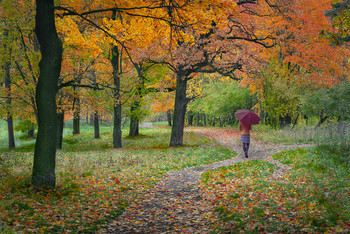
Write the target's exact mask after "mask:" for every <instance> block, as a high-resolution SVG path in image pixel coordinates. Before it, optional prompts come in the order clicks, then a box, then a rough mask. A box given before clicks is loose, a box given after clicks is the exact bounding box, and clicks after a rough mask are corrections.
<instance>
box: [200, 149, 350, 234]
mask: <svg viewBox="0 0 350 234" xmlns="http://www.w3.org/2000/svg"><path fill="white" fill-rule="evenodd" d="M274 159H276V160H279V161H281V162H282V163H284V164H288V165H290V166H292V169H291V170H290V171H289V173H287V174H285V175H284V176H283V177H282V179H281V180H280V181H270V180H269V178H270V175H271V174H272V173H273V171H274V170H275V168H274V166H273V165H272V164H270V163H268V162H265V161H248V162H242V163H238V164H236V165H234V166H231V167H226V168H220V169H218V170H214V171H209V172H207V173H205V174H204V175H203V178H202V182H203V186H204V188H205V190H206V196H207V197H208V199H210V200H211V201H212V202H213V204H215V210H216V213H215V217H213V220H215V219H218V220H219V222H217V223H213V224H212V225H213V226H214V227H215V228H216V230H217V231H218V232H231V233H237V232H242V231H243V232H248V233H256V232H264V231H266V232H283V233H300V232H302V233H303V232H311V233H314V232H333V233H335V232H346V231H349V230H350V222H349V220H350V158H349V154H348V151H335V150H334V149H333V148H332V147H330V146H325V145H324V146H319V147H315V148H309V149H297V150H293V151H289V152H284V153H279V154H277V155H275V156H274Z"/></svg>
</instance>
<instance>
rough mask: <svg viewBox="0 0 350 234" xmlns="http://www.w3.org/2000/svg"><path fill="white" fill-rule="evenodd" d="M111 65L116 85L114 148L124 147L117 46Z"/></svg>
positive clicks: (114, 47)
mask: <svg viewBox="0 0 350 234" xmlns="http://www.w3.org/2000/svg"><path fill="white" fill-rule="evenodd" d="M111 52H112V58H111V63H112V67H113V83H114V86H115V87H114V99H115V101H114V121H113V147H114V148H121V147H122V127H121V126H122V105H121V101H120V77H119V69H120V68H119V50H118V47H117V46H113V47H112V50H111Z"/></svg>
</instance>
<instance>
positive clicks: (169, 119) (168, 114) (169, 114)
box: [166, 110, 171, 126]
mask: <svg viewBox="0 0 350 234" xmlns="http://www.w3.org/2000/svg"><path fill="white" fill-rule="evenodd" d="M166 113H167V118H168V126H171V110H168V111H167V112H166Z"/></svg>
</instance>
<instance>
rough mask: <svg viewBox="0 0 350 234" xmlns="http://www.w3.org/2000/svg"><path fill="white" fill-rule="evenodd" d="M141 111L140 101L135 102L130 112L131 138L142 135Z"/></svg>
mask: <svg viewBox="0 0 350 234" xmlns="http://www.w3.org/2000/svg"><path fill="white" fill-rule="evenodd" d="M139 109H140V103H139V101H138V100H135V101H134V102H133V103H132V105H131V110H130V113H131V114H130V130H129V136H130V137H137V136H139V135H140V132H139V123H140V118H139Z"/></svg>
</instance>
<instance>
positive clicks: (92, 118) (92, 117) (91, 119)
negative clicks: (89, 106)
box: [90, 113, 94, 126]
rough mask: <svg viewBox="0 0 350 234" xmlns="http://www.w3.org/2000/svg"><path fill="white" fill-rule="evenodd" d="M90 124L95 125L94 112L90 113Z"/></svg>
mask: <svg viewBox="0 0 350 234" xmlns="http://www.w3.org/2000/svg"><path fill="white" fill-rule="evenodd" d="M90 125H91V126H93V125H94V114H93V113H92V114H90Z"/></svg>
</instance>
